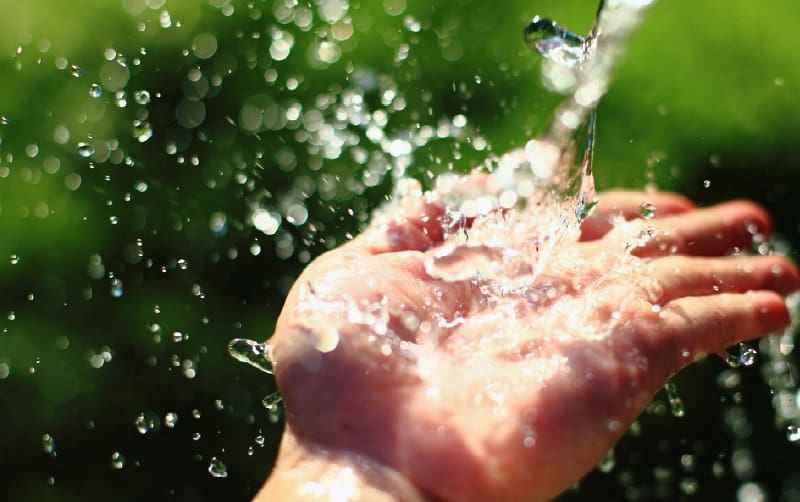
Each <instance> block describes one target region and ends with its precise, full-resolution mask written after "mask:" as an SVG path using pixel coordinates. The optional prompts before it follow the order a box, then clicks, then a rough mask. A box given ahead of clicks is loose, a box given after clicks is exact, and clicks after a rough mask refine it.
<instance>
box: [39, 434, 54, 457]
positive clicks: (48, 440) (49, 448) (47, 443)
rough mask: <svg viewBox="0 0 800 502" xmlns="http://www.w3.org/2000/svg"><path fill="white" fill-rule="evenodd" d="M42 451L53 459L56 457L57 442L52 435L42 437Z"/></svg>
mask: <svg viewBox="0 0 800 502" xmlns="http://www.w3.org/2000/svg"><path fill="white" fill-rule="evenodd" d="M42 449H43V450H44V452H45V453H47V454H48V455H50V456H51V457H55V456H56V440H55V439H54V438H53V436H51V435H50V434H44V435H43V436H42Z"/></svg>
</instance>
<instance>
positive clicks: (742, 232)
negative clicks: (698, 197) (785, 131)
mask: <svg viewBox="0 0 800 502" xmlns="http://www.w3.org/2000/svg"><path fill="white" fill-rule="evenodd" d="M642 225H645V224H644V223H642V224H641V225H639V227H641V226H642ZM646 225H647V227H648V228H649V230H648V231H647V235H649V237H647V238H641V236H640V237H639V238H638V240H639V243H638V245H637V247H635V248H634V250H633V254H634V255H636V256H665V255H670V254H684V255H693V256H716V255H725V254H730V253H732V252H735V251H739V250H741V249H747V248H749V246H751V245H752V242H753V236H754V235H757V234H769V233H770V231H771V230H772V221H771V220H770V217H769V214H767V212H766V211H765V210H764V209H763V208H762V207H761V206H759V205H757V204H754V203H752V202H749V201H733V202H726V203H724V204H719V205H716V206H712V207H708V208H702V209H695V210H693V211H690V212H687V213H684V214H680V215H673V216H667V217H665V218H660V219H654V220H650V221H648V222H647V223H646ZM640 233H641V230H640ZM609 236H610V238H611V239H627V240H626V241H625V242H628V241H630V239H631V229H630V228H626V227H625V226H620V227H617V228H616V229H614V230H613V231H612V232H611V233H610V234H609Z"/></svg>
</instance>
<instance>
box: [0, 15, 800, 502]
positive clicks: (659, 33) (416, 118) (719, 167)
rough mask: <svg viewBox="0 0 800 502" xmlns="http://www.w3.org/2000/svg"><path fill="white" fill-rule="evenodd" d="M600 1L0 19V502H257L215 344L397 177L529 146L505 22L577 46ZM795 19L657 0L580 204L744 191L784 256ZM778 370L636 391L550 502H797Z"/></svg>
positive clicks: (792, 224) (262, 418) (255, 434)
mask: <svg viewBox="0 0 800 502" xmlns="http://www.w3.org/2000/svg"><path fill="white" fill-rule="evenodd" d="M596 7H597V6H596V4H595V3H594V2H588V1H577V0H575V1H567V0H560V1H556V0H546V1H545V0H527V1H520V0H510V1H505V2H488V1H483V0H433V1H432V0H369V1H366V0H364V1H359V0H350V1H348V0H313V1H311V0H273V1H270V0H251V1H244V0H191V1H190V0H82V1H80V2H61V1H56V0H27V1H24V2H22V1H14V2H12V1H10V0H0V280H1V281H2V282H1V284H2V289H0V313H1V314H2V317H0V430H2V434H0V452H2V455H1V456H0V487H1V488H0V499H3V500H11V501H28V500H36V501H47V500H54V501H70V500H76V501H92V500H109V499H116V500H177V501H202V500H230V501H235V500H248V499H249V498H250V497H252V496H253V494H254V493H255V491H256V490H257V489H258V488H259V487H260V485H261V484H262V483H263V480H264V479H265V477H266V476H267V474H268V473H269V471H270V469H271V466H272V463H273V461H274V458H275V454H276V448H277V445H278V440H279V437H280V432H281V429H282V420H283V417H282V414H281V410H280V409H278V410H268V409H267V408H265V407H264V406H263V405H262V400H263V399H264V398H265V397H267V396H269V395H271V394H272V393H273V392H274V391H275V386H274V381H273V379H272V378H271V377H270V376H269V375H266V374H263V373H259V372H258V371H257V370H255V369H253V368H251V367H249V366H246V365H243V364H241V363H238V362H236V361H234V360H233V359H232V358H231V357H230V356H229V355H228V354H227V352H226V344H227V342H228V340H230V339H231V338H234V337H247V338H253V339H259V340H262V339H266V338H267V337H269V336H270V334H271V332H272V329H273V327H274V321H275V317H276V315H277V313H278V311H279V309H280V306H281V304H282V300H283V297H284V295H285V293H286V292H287V290H288V288H289V287H290V286H291V284H292V281H293V279H294V278H295V277H296V276H297V274H298V273H299V271H300V270H302V268H303V267H304V266H305V265H306V264H307V263H308V262H309V261H310V260H311V259H313V258H314V257H315V256H317V255H318V254H320V253H321V252H324V251H325V250H326V249H329V248H332V247H334V246H336V245H337V244H340V243H342V242H344V241H345V240H346V239H347V238H349V237H350V236H352V235H353V234H355V233H356V232H358V231H359V229H361V228H363V227H364V225H365V223H366V222H367V221H368V219H369V216H370V213H371V211H372V210H373V209H374V208H376V207H378V206H379V205H380V204H381V203H382V202H383V201H384V200H385V198H386V197H387V196H388V194H390V193H391V188H392V184H393V180H395V179H397V178H399V177H402V176H412V177H415V178H417V179H420V180H421V181H423V183H425V184H427V183H429V182H430V180H431V178H432V177H433V176H435V175H436V174H437V173H441V172H444V171H446V170H455V171H458V172H466V171H468V170H469V169H470V168H471V167H472V166H475V165H478V164H480V163H481V162H483V161H484V160H486V159H487V158H489V157H490V156H491V155H493V154H499V153H502V152H503V151H505V150H507V149H509V148H512V147H515V146H519V145H521V144H524V142H525V141H526V140H527V139H529V138H530V137H532V136H533V135H535V134H537V133H539V132H541V131H542V130H543V128H544V127H545V126H546V125H547V123H548V120H549V118H550V116H551V113H552V110H553V107H554V106H555V104H556V103H557V102H558V97H557V96H553V95H552V94H550V93H548V92H547V91H545V90H544V89H543V88H542V86H541V84H540V79H539V74H538V67H539V59H538V58H537V57H536V56H535V55H534V54H532V53H531V52H530V51H529V50H527V49H526V48H525V46H524V44H523V43H522V37H521V33H522V28H523V27H524V26H525V24H526V22H527V21H528V20H530V18H531V17H533V16H534V15H535V14H541V15H545V16H548V17H552V18H555V19H556V20H558V21H559V22H560V23H561V24H562V25H564V26H566V27H568V28H570V29H572V30H574V31H576V32H578V33H586V32H588V30H589V28H590V26H591V23H592V19H593V17H594V13H595V10H596ZM798 22H800V3H798V2H797V1H796V0H771V1H769V2H753V1H748V0H706V1H703V2H694V1H691V0H662V2H660V3H659V4H658V5H656V6H655V7H654V8H653V9H652V11H651V12H650V13H649V15H648V17H647V19H646V22H645V24H644V25H643V27H642V28H641V29H640V30H639V31H638V32H637V33H636V34H635V35H634V37H633V38H632V40H631V42H630V49H629V54H628V57H627V58H626V60H625V62H624V63H623V65H622V67H621V68H620V69H619V71H618V72H617V75H616V79H615V83H614V84H613V86H612V89H611V92H610V93H609V95H608V96H607V98H606V99H605V100H604V101H603V102H602V104H601V106H600V110H599V116H598V138H597V152H596V157H595V176H596V180H597V182H598V185H599V187H600V188H609V187H615V186H625V187H633V188H640V189H641V188H644V187H645V186H647V185H650V184H652V185H654V186H658V187H660V188H664V189H672V190H679V191H681V192H683V193H687V194H689V195H691V196H692V197H694V198H695V199H696V200H698V201H699V202H701V203H711V202H713V201H717V200H722V199H727V198H732V197H747V198H753V199H756V200H758V201H760V202H761V203H763V204H765V205H766V206H767V207H768V208H769V209H770V210H771V211H772V212H773V214H774V215H775V216H776V227H777V229H778V230H779V232H781V233H782V234H783V235H784V236H785V237H786V239H787V240H788V241H789V242H790V243H792V246H793V247H794V248H798V247H799V246H800V233H798V225H797V221H796V218H795V214H796V213H797V212H798V210H800V202H798V197H797V195H796V194H795V193H794V191H793V190H794V188H795V187H796V186H797V184H798V179H799V178H800V176H799V175H798V171H797V168H798V159H800V153H798V148H800V147H799V146H798V145H800V143H798V134H800V113H799V112H800V102H798V99H799V98H800V64H799V63H800V61H798V56H797V47H800V30H798V29H797V25H798ZM784 342H785V343H786V341H784ZM754 347H758V346H757V345H754ZM783 349H785V350H784V351H785V352H786V353H787V354H789V358H788V360H787V361H788V362H787V361H783V362H782V361H778V362H777V363H776V362H775V361H772V362H767V361H765V360H763V359H759V360H757V361H756V364H755V365H753V367H742V368H738V369H732V368H728V367H727V366H726V365H725V364H724V363H723V362H722V361H721V360H719V359H716V358H712V359H709V360H707V361H705V362H703V363H701V364H699V365H697V366H696V367H694V368H692V369H690V370H687V371H685V372H684V373H682V374H681V375H679V377H678V378H677V379H676V382H677V389H678V393H679V394H680V396H681V399H682V402H683V405H684V408H685V410H686V413H685V416H684V417H682V418H679V417H675V416H673V414H672V413H671V412H670V407H669V405H668V403H667V399H666V397H665V396H662V395H659V396H658V397H657V399H656V401H655V402H654V404H653V405H652V406H651V407H650V409H649V410H648V412H647V413H645V415H643V417H642V418H641V420H640V421H638V422H637V424H636V426H635V427H634V429H633V430H632V431H631V432H629V433H628V434H627V435H626V436H625V437H624V438H623V440H622V441H621V443H620V444H619V445H618V447H617V448H616V449H615V451H614V454H613V456H610V457H609V458H607V459H606V460H605V461H604V462H603V464H602V465H601V468H600V469H598V470H596V471H595V472H593V473H592V474H590V475H589V476H588V477H587V479H585V480H584V481H583V482H582V483H581V484H580V485H579V486H577V487H576V488H575V489H574V490H572V491H570V492H568V493H567V494H565V496H564V499H568V500H601V499H602V500H653V499H660V500H678V499H695V500H735V499H737V497H738V499H739V500H742V501H748V502H749V501H757V500H781V501H783V500H785V501H790V500H800V450H798V448H800V445H795V444H793V441H797V440H798V439H800V434H798V433H797V431H796V430H794V429H792V428H788V426H787V423H786V422H785V421H782V419H780V418H779V419H776V414H775V412H774V408H775V406H778V407H779V408H780V409H781V416H782V417H785V416H791V414H792V413H794V414H795V415H800V408H798V406H797V405H796V396H795V394H794V393H793V392H794V390H793V389H794V388H793V387H792V386H791V385H788V386H787V385H784V387H786V388H787V389H788V390H784V391H780V387H781V385H782V384H780V383H776V382H775V381H770V379H771V378H772V379H774V378H776V377H775V375H776V374H781V375H784V377H783V378H784V379H787V378H788V380H789V382H788V383H791V380H792V379H793V378H796V377H797V368H796V366H795V364H796V362H797V357H796V355H794V354H792V347H791V346H789V345H787V346H786V347H784V348H782V350H783ZM776 364H782V365H783V366H781V367H779V368H777V367H774V366H775V365H776ZM767 366H769V367H767ZM762 375H768V376H767V377H762ZM769 375H771V376H769ZM786 375H789V376H788V377H786ZM768 383H769V384H770V385H768ZM783 383H787V382H783ZM775 389H779V390H778V391H776V390H775ZM795 390H796V389H795Z"/></svg>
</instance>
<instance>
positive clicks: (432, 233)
mask: <svg viewBox="0 0 800 502" xmlns="http://www.w3.org/2000/svg"><path fill="white" fill-rule="evenodd" d="M489 180H490V176H489V175H488V174H486V173H482V172H477V171H476V172H474V173H472V174H470V175H467V176H457V175H453V177H452V178H451V179H449V181H448V182H447V183H445V184H446V185H447V191H452V192H454V193H461V194H474V193H483V192H485V191H486V190H487V184H488V183H489ZM407 185H408V186H407V187H406V189H405V192H406V195H403V196H400V197H399V202H398V203H396V204H395V205H392V206H390V207H389V208H388V209H387V210H386V211H384V212H383V213H377V214H376V216H375V218H374V220H373V221H372V223H370V225H369V227H368V228H367V229H366V230H365V231H364V232H363V233H362V234H361V235H359V236H358V237H357V238H356V239H354V240H353V241H351V243H350V244H349V246H350V247H351V248H353V247H355V248H361V249H362V250H364V251H367V252H369V253H372V254H380V253H389V252H400V251H425V250H426V249H429V248H430V247H431V246H433V245H435V244H438V243H441V242H442V241H443V240H444V235H445V233H446V230H452V228H451V227H452V226H453V223H455V224H456V225H466V226H469V225H470V224H471V223H472V221H471V220H465V221H463V222H462V221H457V222H450V221H447V218H446V209H445V205H444V203H443V201H442V192H439V191H436V192H432V193H422V189H421V187H420V185H419V183H418V182H416V180H408V183H407ZM439 188H441V187H439Z"/></svg>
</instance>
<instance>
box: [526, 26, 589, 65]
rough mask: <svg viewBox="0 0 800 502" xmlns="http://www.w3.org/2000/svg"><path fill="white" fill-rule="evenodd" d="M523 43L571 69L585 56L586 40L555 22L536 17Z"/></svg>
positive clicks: (527, 29) (527, 28)
mask: <svg viewBox="0 0 800 502" xmlns="http://www.w3.org/2000/svg"><path fill="white" fill-rule="evenodd" d="M524 37H525V43H526V44H528V47H530V48H531V49H533V50H535V51H536V52H538V53H539V54H541V55H542V56H543V57H545V58H547V59H549V60H550V61H553V62H555V63H557V64H559V65H561V66H566V67H570V68H571V67H573V66H575V65H577V64H578V63H581V62H582V61H583V60H584V59H585V57H586V55H587V44H586V40H585V39H584V38H583V37H582V36H580V35H577V34H575V33H572V32H571V31H569V30H565V29H564V28H562V27H561V26H559V25H558V24H557V23H556V22H555V21H552V20H550V19H546V18H543V17H539V16H536V17H534V18H533V20H531V22H530V23H529V24H528V26H527V27H526V28H525V32H524Z"/></svg>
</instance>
